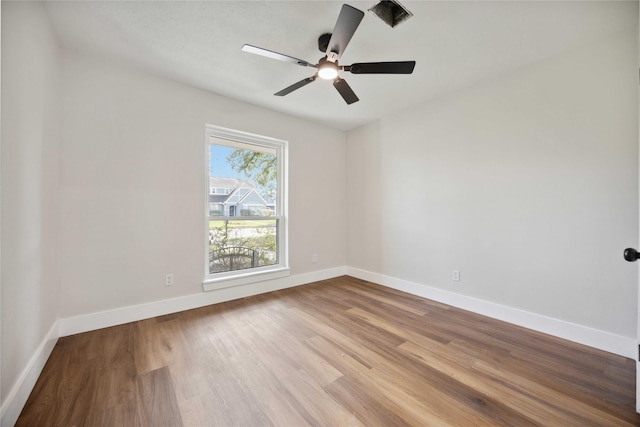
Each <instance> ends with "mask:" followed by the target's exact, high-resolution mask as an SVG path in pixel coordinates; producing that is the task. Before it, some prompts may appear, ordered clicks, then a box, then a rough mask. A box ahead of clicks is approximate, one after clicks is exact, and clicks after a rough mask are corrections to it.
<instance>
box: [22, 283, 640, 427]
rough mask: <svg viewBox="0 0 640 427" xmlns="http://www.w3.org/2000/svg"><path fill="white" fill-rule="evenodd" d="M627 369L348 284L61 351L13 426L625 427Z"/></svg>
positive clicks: (214, 309)
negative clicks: (501, 426)
mask: <svg viewBox="0 0 640 427" xmlns="http://www.w3.org/2000/svg"><path fill="white" fill-rule="evenodd" d="M634 393H635V363H634V361H633V360H630V359H626V358H623V357H620V356H616V355H612V354H609V353H606V352H602V351H598V350H595V349H592V348H589V347H585V346H581V345H578V344H575V343H571V342H568V341H563V340H561V339H558V338H554V337H550V336H546V335H543V334H540V333H537V332H533V331H530V330H527V329H524V328H520V327H517V326H513V325H509V324H506V323H502V322H499V321H496V320H492V319H488V318H486V317H482V316H479V315H476V314H473V313H469V312H465V311H462V310H459V309H455V308H452V307H449V306H446V305H443V304H439V303H436V302H433V301H429V300H425V299H423V298H419V297H416V296H413V295H408V294H405V293H402V292H398V291H395V290H391V289H388V288H384V287H382V286H378V285H374V284H371V283H368V282H364V281H361V280H358V279H354V278H351V277H340V278H336V279H331V280H326V281H322V282H318V283H314V284H310V285H306V286H301V287H298V288H293V289H288V290H283V291H278V292H274V293H270V294H266V295H259V296H255V297H251V298H245V299H242V300H238V301H232V302H228V303H224V304H218V305H213V306H209V307H204V308H201V309H196V310H190V311H186V312H182V313H177V314H172V315H168V316H162V317H158V318H154V319H148V320H144V321H139V322H134V323H130V324H126V325H121V326H117V327H113V328H107V329H102V330H98V331H93V332H88V333H84V334H78V335H74V336H69V337H64V338H61V339H60V340H59V341H58V343H57V345H56V347H55V348H54V350H53V353H52V354H51V357H50V359H49V361H48V362H47V364H46V366H45V368H44V371H43V372H42V375H41V377H40V378H39V380H38V382H37V384H36V386H35V388H34V390H33V392H32V394H31V396H30V398H29V400H28V402H27V404H26V406H25V408H24V410H23V412H22V414H21V416H20V418H19V420H18V423H17V425H18V426H103V425H104V426H153V427H156V426H172V427H173V426H270V425H274V426H296V427H297V426H307V425H312V426H407V425H409V426H448V425H449V426H483V425H487V426H496V425H505V426H533V425H537V426H623V425H640V415H638V414H636V413H635V410H634V407H635V404H634V399H635V397H634Z"/></svg>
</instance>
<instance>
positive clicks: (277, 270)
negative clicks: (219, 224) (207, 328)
mask: <svg viewBox="0 0 640 427" xmlns="http://www.w3.org/2000/svg"><path fill="white" fill-rule="evenodd" d="M211 144H215V145H224V146H228V147H232V148H240V149H249V150H253V151H259V152H260V151H262V152H273V151H275V155H276V168H277V169H276V177H277V183H276V186H277V189H276V199H275V203H274V204H275V206H274V207H275V213H276V214H275V215H270V216H264V215H259V216H246V215H239V216H229V215H224V216H211V215H210V214H209V213H210V212H209V208H210V201H209V195H210V188H209V173H210V171H209V163H208V159H209V149H210V145H211ZM205 147H206V159H207V165H206V168H205V169H206V172H207V173H206V179H207V181H206V182H207V186H206V191H205V194H206V197H207V200H206V207H205V210H206V215H205V219H206V221H205V222H206V234H205V237H206V238H205V255H206V256H205V259H206V262H205V276H204V277H205V279H204V281H203V289H204V290H205V291H206V290H213V289H220V288H224V287H229V286H237V285H239V284H246V283H252V282H256V281H261V280H267V279H272V278H279V277H284V276H286V275H288V274H289V267H288V257H287V255H288V251H287V216H286V200H287V199H286V192H287V187H286V182H287V181H286V176H285V174H286V168H285V165H286V159H287V157H286V156H287V142H286V141H283V140H279V139H275V138H269V137H264V136H260V135H255V134H250V133H245V132H240V131H235V130H232V129H226V128H221V127H217V126H213V125H207V127H206V144H205ZM261 148H262V150H261ZM238 210H240V209H238ZM237 213H241V212H237ZM225 220H226V221H263V220H269V221H275V222H276V260H277V261H276V263H274V264H272V265H266V266H258V267H251V268H246V269H241V270H230V271H221V272H214V273H211V272H210V270H209V263H210V246H209V230H210V228H209V223H210V221H225Z"/></svg>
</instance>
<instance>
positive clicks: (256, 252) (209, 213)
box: [203, 125, 289, 290]
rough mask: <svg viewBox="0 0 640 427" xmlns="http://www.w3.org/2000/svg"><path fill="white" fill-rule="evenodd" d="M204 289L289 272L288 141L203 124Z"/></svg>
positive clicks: (233, 284)
mask: <svg viewBox="0 0 640 427" xmlns="http://www.w3.org/2000/svg"><path fill="white" fill-rule="evenodd" d="M206 136H207V138H206V139H207V142H206V147H207V159H208V162H207V164H208V167H207V172H208V173H207V191H206V196H207V208H206V224H207V225H206V239H205V240H206V249H205V253H206V256H205V259H206V267H205V280H204V284H203V287H204V289H205V290H213V289H218V288H221V287H227V286H235V285H237V284H244V283H250V282H252V281H258V280H265V279H270V278H277V277H282V276H285V275H288V274H289V269H288V265H287V248H286V244H287V239H286V235H287V233H286V232H287V222H286V180H285V177H286V154H287V143H286V141H282V140H277V139H273V138H268V137H264V136H260V135H254V134H248V133H244V132H239V131H234V130H230V129H225V128H220V127H216V126H211V125H208V126H207V132H206Z"/></svg>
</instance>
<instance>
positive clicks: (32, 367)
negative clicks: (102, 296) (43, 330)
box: [0, 321, 59, 427]
mask: <svg viewBox="0 0 640 427" xmlns="http://www.w3.org/2000/svg"><path fill="white" fill-rule="evenodd" d="M58 331H59V322H58V321H56V322H55V323H54V324H53V325H52V326H51V329H50V330H49V332H48V333H47V335H46V336H45V337H44V339H43V340H42V342H41V343H40V345H39V346H38V348H37V349H36V351H35V353H34V354H33V356H32V357H31V359H30V360H29V363H27V366H26V367H25V368H24V371H22V374H20V377H19V378H18V380H17V381H16V383H15V385H14V386H13V388H12V389H11V391H9V394H8V395H7V396H6V398H5V399H4V403H3V404H2V408H0V426H1V427H13V425H14V424H15V423H16V421H17V420H18V417H19V416H20V412H22V408H23V407H24V405H25V403H27V399H28V398H29V395H30V394H31V390H33V387H34V386H35V385H36V381H37V380H38V377H39V376H40V373H41V372H42V368H44V365H45V363H47V359H49V356H50V355H51V351H53V347H54V346H55V344H56V342H57V341H58V337H59V334H58Z"/></svg>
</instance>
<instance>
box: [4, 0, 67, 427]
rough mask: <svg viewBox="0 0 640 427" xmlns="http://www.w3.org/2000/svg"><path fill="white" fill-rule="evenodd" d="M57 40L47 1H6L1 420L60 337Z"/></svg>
mask: <svg viewBox="0 0 640 427" xmlns="http://www.w3.org/2000/svg"><path fill="white" fill-rule="evenodd" d="M54 41H55V37H54V35H53V33H52V31H51V28H50V26H49V23H48V21H47V17H46V14H45V12H44V10H43V8H42V5H41V4H38V3H31V2H25V3H20V4H17V3H12V2H2V156H1V157H2V182H3V184H4V185H3V188H2V215H1V218H2V226H1V227H2V249H1V251H2V256H3V260H2V261H3V262H2V298H1V299H2V310H1V313H2V328H1V329H2V333H1V336H2V375H1V378H2V380H1V385H0V388H1V393H2V423H3V425H5V424H6V425H11V424H12V420H13V419H15V418H16V417H17V415H18V414H17V413H16V411H17V412H18V413H19V410H20V408H21V406H22V404H21V403H24V400H26V397H27V396H28V392H29V391H30V388H31V386H32V385H33V383H34V382H35V377H33V373H35V374H36V375H37V373H39V368H40V367H41V365H42V364H43V363H44V361H45V360H46V357H47V356H48V354H49V351H50V349H51V347H52V345H53V343H54V342H55V339H56V338H57V335H56V334H57V328H56V322H57V318H58V313H57V306H58V295H59V286H58V283H59V282H58V268H57V266H58V259H57V253H58V248H57V241H58V233H57V227H58V215H57V214H58V192H59V191H58V146H59V128H58V123H59V115H58V112H59V109H58V87H59V85H58V83H59V58H58V49H57V46H56V44H55V42H54ZM30 375H31V376H30ZM30 385H31V386H30ZM25 392H26V393H27V394H26V395H25Z"/></svg>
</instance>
